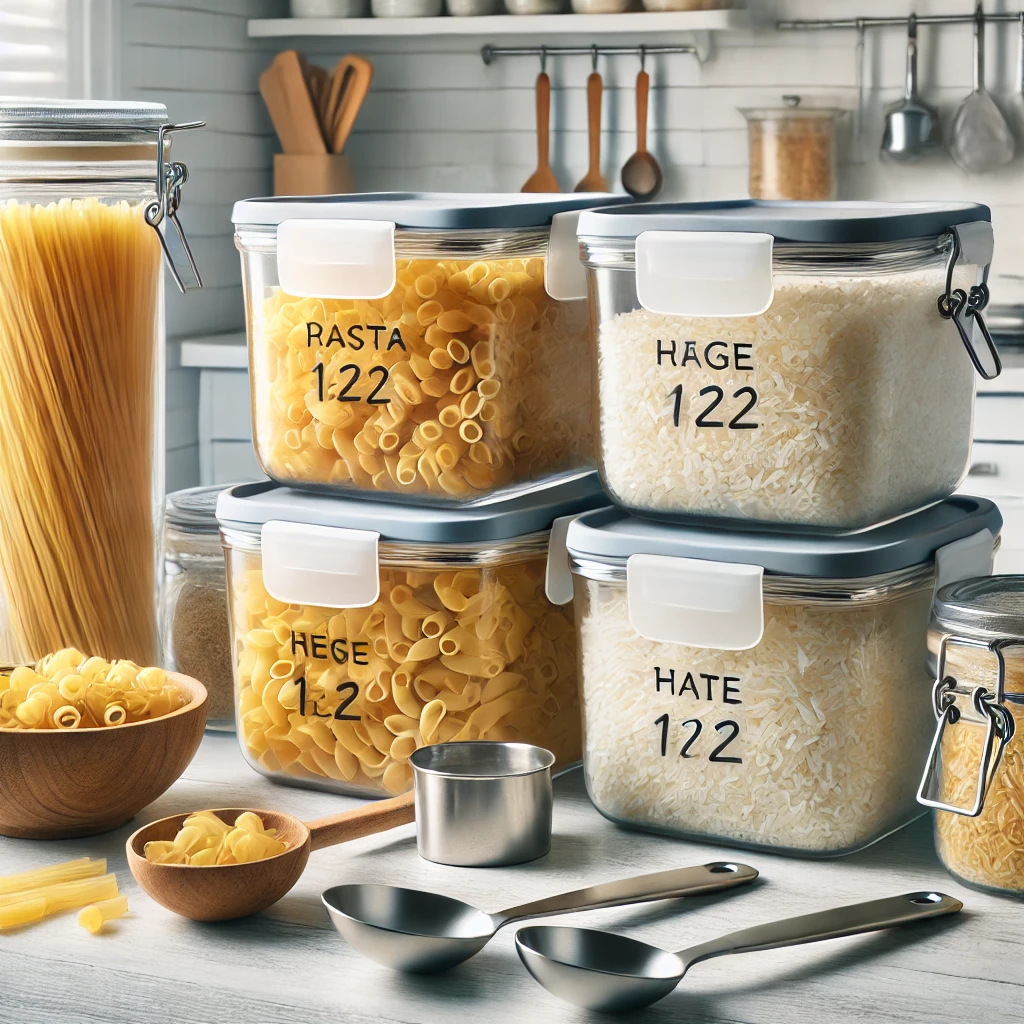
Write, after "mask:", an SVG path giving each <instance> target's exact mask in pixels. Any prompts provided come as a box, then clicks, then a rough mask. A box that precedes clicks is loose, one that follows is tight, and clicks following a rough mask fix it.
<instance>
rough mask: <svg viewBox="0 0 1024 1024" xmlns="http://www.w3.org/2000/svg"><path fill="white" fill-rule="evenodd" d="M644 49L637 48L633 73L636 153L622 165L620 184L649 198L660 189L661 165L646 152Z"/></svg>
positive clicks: (635, 194) (648, 85)
mask: <svg viewBox="0 0 1024 1024" xmlns="http://www.w3.org/2000/svg"><path fill="white" fill-rule="evenodd" d="M646 56H647V54H646V51H645V50H644V48H643V47H642V46H641V47H640V73H639V74H638V75H637V76H636V152H635V153H634V154H633V155H632V156H631V157H630V158H629V159H628V160H627V161H626V163H625V164H624V165H623V168H622V187H623V188H624V189H625V190H626V191H627V192H628V193H629V194H630V195H631V196H632V197H633V198H634V199H651V198H653V197H654V196H656V195H657V194H658V193H659V192H660V191H661V185H662V178H663V176H662V173H661V165H660V164H659V163H658V161H657V160H655V159H654V157H653V156H651V154H650V153H648V152H647V97H648V96H649V94H650V90H651V76H650V75H648V74H647V70H646V69H645V67H644V63H645V60H646Z"/></svg>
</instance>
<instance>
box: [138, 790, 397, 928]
mask: <svg viewBox="0 0 1024 1024" xmlns="http://www.w3.org/2000/svg"><path fill="white" fill-rule="evenodd" d="M247 809H248V808H245V807H232V808H226V809H218V810H215V811H214V812H213V813H214V814H216V815H217V817H218V818H220V819H221V820H222V821H226V822H228V823H229V824H234V822H235V819H236V818H237V817H238V816H239V815H240V814H242V813H243V812H244V811H245V810H247ZM189 813H192V812H189ZM254 813H255V814H258V815H259V816H260V818H261V819H262V821H263V825H264V827H265V828H276V829H277V837H278V838H279V839H282V840H284V841H285V842H287V843H288V849H287V850H285V852H284V853H279V854H278V855H277V856H276V857H268V858H267V859H266V860H256V861H251V862H250V863H248V864H221V865H217V866H208V867H198V866H197V867H193V866H192V865H188V864H154V863H153V862H152V861H148V860H146V854H145V847H146V843H148V842H151V841H153V840H161V839H162V840H168V839H173V838H174V837H175V836H176V835H177V834H178V831H179V829H180V828H181V826H182V823H183V822H184V821H185V819H186V818H187V817H188V816H189V814H172V815H171V816H170V817H169V818H160V819H159V820H158V821H153V822H150V824H148V825H145V826H144V827H143V828H140V829H139V830H138V831H137V832H135V833H134V834H133V835H132V836H131V838H130V839H129V840H128V842H127V844H126V850H127V853H128V866H129V867H130V868H131V872H132V874H133V875H134V876H135V880H136V881H137V882H138V883H139V885H141V886H142V888H143V889H144V890H145V891H146V893H147V894H148V895H149V896H150V898H151V899H154V900H156V902H157V903H159V904H160V905H161V906H164V907H166V908H167V909H168V910H173V911H174V913H175V914H180V915H181V916H182V917H188V918H191V919H192V920H193V921H230V920H231V919H233V918H236V917H247V916H248V915H249V914H258V913H259V912H260V911H261V910H266V909H267V907H269V906H271V904H274V903H276V902H277V901H278V900H279V899H280V898H281V897H282V896H284V895H285V893H287V892H288V890H289V889H291V887H292V886H293V885H294V884H295V883H296V882H297V881H298V880H299V876H300V875H301V874H302V872H303V870H304V869H305V867H306V861H307V860H309V855H310V853H311V852H312V851H313V850H322V849H323V848H324V847H326V846H335V845H336V844H338V843H345V842H348V841H349V840H350V839H359V838H361V837H362V836H369V835H374V834H376V833H377V832H385V831H387V830H388V829H390V828H395V827H396V826H398V825H404V824H406V823H407V822H410V821H413V820H414V818H415V810H414V807H413V794H412V793H411V792H409V793H405V794H403V795H402V796H396V797H393V798H392V799H390V800H380V801H377V802H375V803H371V804H367V805H366V806H365V807H358V808H356V809H355V810H353V811H344V812H343V813H342V814H335V815H332V816H331V817H329V818H320V819H318V820H317V821H310V822H303V821H299V819H298V818H295V817H293V816H292V815H290V814H284V813H282V812H281V811H254Z"/></svg>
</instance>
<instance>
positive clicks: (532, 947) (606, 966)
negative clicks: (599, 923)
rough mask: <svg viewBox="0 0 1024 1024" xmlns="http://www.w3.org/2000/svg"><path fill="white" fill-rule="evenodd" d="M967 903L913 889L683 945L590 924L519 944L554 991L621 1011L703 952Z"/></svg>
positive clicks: (675, 977)
mask: <svg viewBox="0 0 1024 1024" xmlns="http://www.w3.org/2000/svg"><path fill="white" fill-rule="evenodd" d="M962 907H963V904H962V903H961V902H960V901H959V900H955V899H953V897H952V896H945V895H943V894H942V893H939V892H909V893H906V894H904V895H903V896H892V897H889V898H888V899H882V900H871V901H870V902H868V903H854V904H852V905H851V906H847V907H837V908H836V909H834V910H825V911H822V912H821V913H819V914H805V915H804V916H802V917H790V918H787V919H786V920H784V921H774V922H772V923H771V924H762V925H758V926H757V927H755V928H744V929H742V930H741V931H738V932H730V933H729V934H728V935H723V936H722V937H721V938H719V939H712V940H711V941H709V942H702V943H700V945H696V946H691V947H690V948H689V949H684V950H682V951H681V952H679V953H670V952H668V951H667V950H664V949H659V948H658V947H657V946H650V945H648V944H647V943H646V942H639V941H637V940H636V939H628V938H626V937H625V936H624V935H615V934H613V933H610V932H599V931H594V930H592V929H590V928H558V927H553V926H552V927H537V926H534V927H531V928H521V929H520V930H519V931H518V932H516V950H517V952H518V953H519V958H520V959H521V960H522V961H523V963H524V964H525V965H526V969H527V970H528V971H529V972H530V974H532V975H533V977H534V978H535V979H536V980H537V981H538V982H540V984H541V985H543V986H544V987H545V988H546V989H547V990H548V991H549V992H550V993H551V994H552V995H556V996H558V997H559V998H560V999H564V1000H566V1002H570V1003H575V1004H576V1005H577V1006H582V1007H584V1008H586V1009H588V1010H599V1011H602V1012H604V1013H621V1012H625V1011H626V1010H638V1009H640V1008H641V1007H643V1006H650V1004H651V1003H656V1002H657V1001H658V1000H659V999H663V998H664V997H665V996H667V995H668V994H669V992H671V991H672V990H673V989H674V988H675V987H676V985H678V984H679V982H680V981H682V979H683V975H684V974H686V972H687V971H688V970H689V969H690V968H691V967H692V966H693V965H694V964H698V963H700V962H701V961H702V960H710V959H711V958H712V957H716V956H726V955H728V954H730V953H753V952H757V951H758V950H762V949H779V948H780V947H783V946H796V945H800V944H802V943H805V942H820V941H821V940H822V939H836V938H839V937H841V936H843V935H860V934H862V933H864V932H874V931H879V930H881V929H882V928H894V927H896V926H897V925H905V924H912V923H914V922H916V921H923V920H924V919H925V918H929V917H940V916H942V915H944V914H955V913H956V912H957V911H958V910H960V909H961V908H962Z"/></svg>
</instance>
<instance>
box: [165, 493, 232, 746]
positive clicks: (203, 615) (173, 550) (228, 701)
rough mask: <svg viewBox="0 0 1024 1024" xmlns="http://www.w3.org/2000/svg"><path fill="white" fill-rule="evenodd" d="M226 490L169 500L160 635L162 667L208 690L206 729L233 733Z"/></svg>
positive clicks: (189, 494)
mask: <svg viewBox="0 0 1024 1024" xmlns="http://www.w3.org/2000/svg"><path fill="white" fill-rule="evenodd" d="M224 489H225V488H224V485H223V484H216V485H214V486H213V487H191V488H188V489H187V490H183V491H174V492H173V493H172V494H168V495H167V506H166V511H165V514H164V580H163V589H162V591H161V595H160V636H161V643H162V646H163V652H164V667H165V668H167V669H168V670H169V671H173V672H182V673H184V674H185V675H187V676H192V678H193V679H198V680H199V682H201V683H202V684H203V686H205V687H206V692H207V693H208V694H209V703H208V704H207V714H206V728H207V729H211V730H213V731H215V732H234V729H235V684H234V676H233V673H232V657H231V630H230V626H229V623H228V588H227V577H226V575H225V570H224V551H223V549H222V548H221V544H220V532H219V531H220V527H219V525H218V523H217V516H216V508H217V498H218V496H219V495H220V493H221V491H223V490H224Z"/></svg>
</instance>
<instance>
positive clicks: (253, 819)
mask: <svg viewBox="0 0 1024 1024" xmlns="http://www.w3.org/2000/svg"><path fill="white" fill-rule="evenodd" d="M276 835H277V829H276V828H264V826H263V819H262V818H261V817H260V816H259V815H258V814H256V813H254V812H253V811H243V812H242V813H241V814H240V815H238V817H237V818H235V824H234V826H233V827H232V826H231V825H229V824H228V823H227V822H226V821H225V820H224V819H223V818H218V817H217V815H216V814H214V813H213V811H198V812H196V813H195V814H190V815H189V816H188V817H187V818H186V819H185V821H184V822H183V823H182V826H181V828H180V829H179V831H178V834H177V835H176V836H175V837H174V838H173V839H171V840H166V839H164V840H160V839H154V840H151V841H150V842H148V843H146V845H145V847H144V848H143V852H144V854H145V857H146V860H148V861H152V862H153V863H154V864H190V865H193V866H196V867H203V866H206V867H209V866H211V865H217V864H249V863H251V862H252V861H254V860H266V858H268V857H276V856H277V855H278V854H279V853H284V851H285V850H287V849H288V843H287V842H286V841H282V840H280V839H277V838H275V837H276Z"/></svg>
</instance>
